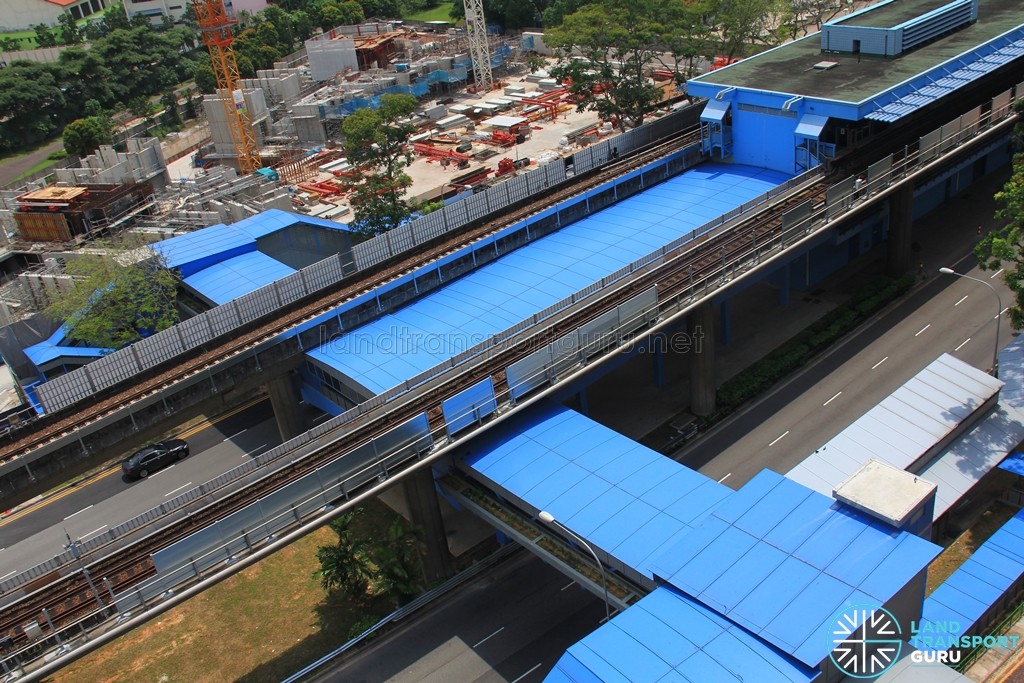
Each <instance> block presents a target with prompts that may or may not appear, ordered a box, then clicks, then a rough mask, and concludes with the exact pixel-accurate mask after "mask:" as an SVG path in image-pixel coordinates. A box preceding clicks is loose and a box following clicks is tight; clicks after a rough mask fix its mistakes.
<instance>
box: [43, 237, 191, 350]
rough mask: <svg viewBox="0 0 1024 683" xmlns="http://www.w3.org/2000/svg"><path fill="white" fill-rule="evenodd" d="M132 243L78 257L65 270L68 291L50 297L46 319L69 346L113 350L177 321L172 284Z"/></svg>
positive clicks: (149, 255)
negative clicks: (61, 327)
mask: <svg viewBox="0 0 1024 683" xmlns="http://www.w3.org/2000/svg"><path fill="white" fill-rule="evenodd" d="M141 248H144V247H140V246H139V245H138V244H137V243H136V242H133V241H131V240H124V241H121V242H119V243H117V244H116V245H115V246H114V247H113V248H112V249H110V250H109V252H108V253H107V254H105V255H97V254H83V255H81V256H80V257H78V258H75V259H72V260H69V261H68V263H67V266H66V268H65V270H66V272H67V273H68V275H71V276H72V278H73V286H72V287H71V288H69V289H68V290H66V291H62V292H60V293H56V294H54V295H53V297H52V299H51V301H50V305H49V307H48V308H47V309H46V313H47V315H49V316H50V317H52V318H53V319H55V320H62V321H64V322H65V327H66V329H67V334H68V337H69V338H70V339H72V340H73V341H78V342H82V343H85V344H88V345H89V346H93V347H97V348H102V349H118V348H121V347H122V346H124V345H126V344H130V343H132V342H134V341H138V340H139V339H141V338H142V337H143V336H146V335H149V334H154V333H156V332H160V331H162V330H165V329H167V328H168V327H170V326H172V325H173V324H174V323H176V322H177V321H178V311H177V307H176V306H175V299H176V292H177V285H178V280H177V278H176V277H175V275H174V274H173V273H172V272H171V271H169V270H167V269H166V268H165V267H163V264H162V263H161V260H160V259H159V258H157V257H155V256H153V255H152V253H151V252H149V251H148V250H146V254H145V256H146V258H145V259H144V260H137V259H138V254H139V252H138V249H141Z"/></svg>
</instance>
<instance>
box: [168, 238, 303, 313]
mask: <svg viewBox="0 0 1024 683" xmlns="http://www.w3.org/2000/svg"><path fill="white" fill-rule="evenodd" d="M294 272H295V269H294V268H291V267H289V266H286V265H285V264H283V263H281V262H280V261H277V260H274V259H272V258H270V257H269V256H267V255H266V254H263V253H261V252H258V251H250V252H247V253H244V254H241V255H239V256H235V257H233V258H229V259H226V260H224V261H221V262H220V263H218V264H217V265H216V266H213V267H210V268H204V269H203V270H200V271H198V272H197V273H195V274H193V275H190V276H188V277H186V278H184V282H185V284H186V285H188V286H189V287H191V288H192V289H194V290H195V291H196V292H197V293H199V294H201V295H202V296H204V297H205V298H207V299H209V300H210V302H212V303H214V304H216V305H218V306H219V305H221V304H225V303H227V302H229V301H231V300H233V299H237V298H238V297H240V296H243V295H245V294H248V293H249V292H253V291H255V290H257V289H259V288H260V287H263V286H264V285H269V284H270V283H271V282H274V281H275V280H280V279H281V278H283V277H286V276H288V275H291V274H292V273H294Z"/></svg>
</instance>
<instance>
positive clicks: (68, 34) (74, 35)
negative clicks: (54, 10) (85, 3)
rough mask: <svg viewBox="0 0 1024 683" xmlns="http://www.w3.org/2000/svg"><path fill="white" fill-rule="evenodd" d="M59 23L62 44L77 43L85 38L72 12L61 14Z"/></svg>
mask: <svg viewBox="0 0 1024 683" xmlns="http://www.w3.org/2000/svg"><path fill="white" fill-rule="evenodd" d="M58 24H59V25H60V42H61V44H62V45H77V44H79V43H81V42H82V41H83V40H84V39H85V37H84V36H83V35H82V32H81V31H80V30H79V28H78V24H76V23H75V18H74V17H72V16H71V12H64V13H63V14H61V15H60V19H58Z"/></svg>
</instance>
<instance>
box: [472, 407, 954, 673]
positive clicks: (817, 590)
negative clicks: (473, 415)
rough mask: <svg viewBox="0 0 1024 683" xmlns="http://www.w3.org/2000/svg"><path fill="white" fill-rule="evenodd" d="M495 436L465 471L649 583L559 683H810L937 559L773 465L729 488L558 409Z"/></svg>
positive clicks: (535, 413)
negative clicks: (849, 632) (843, 632)
mask: <svg viewBox="0 0 1024 683" xmlns="http://www.w3.org/2000/svg"><path fill="white" fill-rule="evenodd" d="M492 432H493V433H490V434H485V435H483V436H482V437H480V438H478V439H475V440H474V441H472V442H471V443H470V444H469V447H468V448H469V450H468V452H467V453H466V455H464V456H463V458H462V466H463V467H468V468H469V469H470V471H471V473H473V476H475V477H477V478H479V479H481V480H483V481H484V482H485V483H487V484H488V485H489V486H491V487H492V489H493V490H494V491H495V492H496V493H497V494H498V495H500V496H501V497H502V498H503V499H505V500H507V501H509V502H510V503H512V504H514V505H516V506H517V507H519V508H520V509H522V510H524V511H525V512H527V513H528V514H537V513H538V512H539V511H541V510H545V511H547V512H550V513H551V514H552V516H553V517H554V518H555V519H556V520H558V521H559V522H560V523H561V524H563V525H564V526H566V527H567V528H569V529H570V530H571V531H572V532H573V533H575V534H577V535H579V536H581V537H583V538H584V539H586V541H587V543H588V544H590V545H591V547H593V549H594V551H595V552H596V553H597V554H598V556H603V558H604V561H605V562H606V563H607V564H609V565H610V566H612V567H613V568H614V569H616V570H617V571H620V572H621V573H623V574H624V575H626V576H637V575H639V576H642V577H644V578H646V579H648V581H647V582H646V585H649V586H650V585H654V586H655V589H654V591H653V592H652V593H651V594H650V595H649V596H648V597H646V598H644V599H643V600H641V601H640V602H639V603H638V604H637V605H634V606H633V607H630V608H629V609H627V610H626V611H625V612H623V613H622V614H620V615H619V616H617V617H615V618H614V619H613V620H612V621H611V622H610V623H609V624H606V625H605V626H603V627H601V628H600V629H599V630H598V631H596V632H595V633H594V634H592V635H591V636H588V637H587V638H586V639H584V640H583V641H581V643H578V644H577V645H575V646H573V648H570V650H569V651H568V653H567V654H566V655H565V656H564V657H563V658H562V659H561V660H560V661H559V664H558V666H557V667H556V669H555V671H554V672H552V674H551V678H549V680H552V681H588V680H591V681H598V680H605V681H651V680H693V681H704V680H723V681H731V680H758V681H804V680H811V679H812V678H813V675H812V673H813V672H816V670H817V669H818V668H819V666H820V665H821V662H822V661H823V660H824V659H825V658H826V657H827V656H828V654H829V651H830V643H829V640H828V638H827V637H826V636H827V632H828V629H827V624H828V623H829V620H830V619H832V618H834V617H835V615H836V614H837V613H838V612H840V611H841V610H844V609H849V608H853V607H861V606H870V607H872V608H874V607H879V606H882V605H891V604H892V602H893V601H894V599H895V598H897V596H898V594H901V592H903V591H904V590H905V589H908V588H907V587H908V586H909V587H910V588H909V590H911V591H914V590H923V578H922V577H923V571H922V570H923V569H924V568H925V567H926V566H927V565H928V563H929V562H930V561H931V560H932V559H933V558H934V557H935V556H936V555H937V554H938V552H939V548H938V547H937V546H935V545H933V544H932V543H929V542H928V541H925V540H923V539H921V538H919V537H917V536H914V535H913V534H910V533H907V532H905V531H897V530H895V529H894V528H893V527H891V526H888V525H886V524H885V523H883V522H880V521H878V520H874V519H872V518H870V517H868V515H866V514H863V513H860V512H858V511H856V510H853V509H852V508H849V507H848V506H846V505H844V504H843V503H840V502H838V501H835V500H833V499H831V498H829V497H826V496H823V495H821V494H819V493H816V492H814V491H812V490H810V489H808V488H806V487H804V486H801V485H800V484H797V483H796V482H793V481H790V480H788V479H786V478H785V477H783V476H782V475H780V474H776V473H774V472H771V471H769V470H764V471H762V472H761V473H760V474H758V475H757V476H756V477H755V478H754V479H752V480H751V481H750V482H748V483H747V484H746V485H745V486H744V487H743V488H741V489H740V490H739V491H735V492H733V491H731V490H729V489H727V488H726V487H724V486H723V485H721V484H718V483H717V482H715V481H713V480H711V479H708V478H707V477H704V476H703V475H701V474H698V473H696V472H694V471H692V470H690V469H689V468H687V467H685V466H683V465H681V464H679V463H676V462H675V461H673V460H670V459H669V458H666V457H664V456H662V455H660V454H657V453H654V452H653V451H650V450H648V449H646V448H644V447H643V446H639V445H638V444H635V443H634V442H632V441H630V440H629V439H627V438H626V437H623V436H621V435H619V434H617V433H615V432H613V431H612V430H610V429H608V428H606V427H603V426H601V425H599V424H597V423H595V422H593V421H592V420H590V419H589V418H587V417H584V416H583V415H580V414H578V413H576V412H574V411H572V410H569V409H567V408H564V407H561V406H557V405H552V404H545V403H541V404H539V405H538V406H535V407H533V408H530V409H527V410H525V411H523V412H522V413H520V414H518V415H515V416H513V417H511V418H510V419H509V420H508V421H507V422H505V423H504V424H503V425H502V426H501V427H499V428H498V429H495V430H492ZM624 564H625V565H627V566H623V565H624ZM651 577H653V582H652V581H650V578H651ZM915 580H916V581H917V582H918V583H915ZM896 602H899V601H898V600H896ZM911 618H916V615H911ZM673 672H674V673H673ZM755 672H757V674H758V675H756V676H754V673H755ZM750 676H753V678H751V677H750ZM680 677H682V678H680Z"/></svg>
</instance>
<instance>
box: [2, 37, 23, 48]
mask: <svg viewBox="0 0 1024 683" xmlns="http://www.w3.org/2000/svg"><path fill="white" fill-rule="evenodd" d="M20 49H22V47H21V39H20V38H11V37H9V36H8V37H3V38H0V52H13V51H15V50H20Z"/></svg>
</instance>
